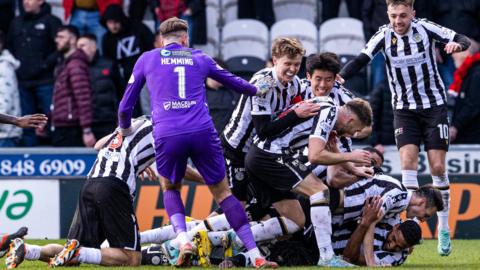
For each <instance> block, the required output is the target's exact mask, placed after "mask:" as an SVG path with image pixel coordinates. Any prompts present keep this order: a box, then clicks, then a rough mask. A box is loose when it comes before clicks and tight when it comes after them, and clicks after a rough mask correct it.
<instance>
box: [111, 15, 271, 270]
mask: <svg viewBox="0 0 480 270" xmlns="http://www.w3.org/2000/svg"><path fill="white" fill-rule="evenodd" d="M160 33H161V42H162V45H163V47H161V48H158V49H155V50H152V51H149V52H146V53H144V54H143V55H142V56H141V57H140V58H139V59H138V61H137V63H136V64H135V67H134V70H133V73H132V75H131V77H130V80H129V83H128V86H127V89H126V91H125V95H124V97H123V99H122V101H121V102H120V107H119V112H118V116H119V124H120V127H121V128H122V132H123V133H124V134H125V135H128V134H129V128H130V125H131V123H130V119H131V115H132V111H133V106H134V105H135V103H136V102H137V100H138V97H139V94H140V91H141V89H142V87H143V85H144V84H145V82H146V83H147V85H148V89H149V90H150V96H151V103H152V104H151V105H152V106H151V107H152V117H153V123H154V138H155V147H156V149H155V152H156V163H157V169H158V172H159V174H160V178H161V182H162V185H163V187H165V189H164V193H163V202H164V206H165V209H166V210H167V213H168V216H169V219H170V222H171V223H172V225H173V226H174V228H175V232H176V233H177V238H176V239H174V240H173V241H171V242H169V245H171V246H172V247H173V248H174V249H178V250H180V252H179V254H177V255H178V256H176V255H175V254H171V255H173V256H175V257H178V258H177V259H176V265H177V266H188V265H189V261H190V258H191V254H192V252H193V246H192V243H191V239H189V237H188V235H187V233H186V225H185V209H184V205H183V202H182V199H181V197H180V192H179V190H180V189H181V181H182V178H183V176H184V174H185V168H186V165H187V160H188V158H191V159H192V161H193V163H194V165H195V166H196V168H197V169H198V171H199V172H200V174H201V175H202V176H203V178H204V179H205V182H206V184H207V185H208V186H209V188H210V191H211V192H212V194H213V196H214V198H215V200H216V202H217V203H218V204H219V205H220V207H221V208H222V209H223V211H224V212H225V215H226V218H227V220H228V221H229V223H230V224H231V226H232V228H234V229H235V231H236V232H237V234H238V235H239V236H241V238H242V240H243V242H244V243H245V246H246V247H247V249H248V250H249V256H250V259H251V260H252V262H253V265H255V266H256V267H276V264H272V263H270V262H268V261H266V260H265V259H264V258H263V257H262V256H261V255H260V252H259V251H258V248H257V247H256V244H255V241H254V239H253V235H252V232H251V230H250V226H249V224H248V220H247V216H246V214H245V211H244V210H243V207H242V205H241V204H240V202H239V201H238V200H237V199H236V198H235V197H234V196H233V195H232V193H231V192H230V189H229V188H228V183H227V180H226V177H225V162H224V159H223V153H222V149H221V145H220V140H219V138H218V135H217V133H216V131H215V127H214V125H213V122H212V119H211V117H210V115H209V114H208V107H207V105H206V97H205V96H206V91H205V79H206V78H207V77H211V78H212V79H214V80H216V81H218V82H220V83H222V84H223V85H225V86H226V87H228V88H231V89H234V90H236V91H238V92H240V93H243V94H247V95H251V96H253V95H256V94H258V95H262V94H265V92H264V90H268V89H266V88H262V87H255V86H254V85H251V84H249V83H248V82H246V81H245V80H242V79H240V78H238V77H236V76H234V75H233V74H231V73H230V72H228V71H226V70H224V69H222V68H220V67H219V66H218V65H217V64H216V63H215V62H214V61H213V60H212V59H211V58H210V57H209V56H207V55H206V54H204V53H202V52H201V51H199V50H193V49H191V48H188V45H189V41H188V24H187V22H186V21H184V20H181V19H178V18H171V19H168V20H166V21H164V22H162V24H161V25H160ZM206 157H208V158H206ZM166 249H168V250H170V247H169V246H168V247H166Z"/></svg>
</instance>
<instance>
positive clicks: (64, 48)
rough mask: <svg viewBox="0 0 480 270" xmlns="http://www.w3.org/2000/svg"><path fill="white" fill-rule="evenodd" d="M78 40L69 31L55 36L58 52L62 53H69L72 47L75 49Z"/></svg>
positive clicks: (60, 32)
mask: <svg viewBox="0 0 480 270" xmlns="http://www.w3.org/2000/svg"><path fill="white" fill-rule="evenodd" d="M75 43H76V38H75V36H74V35H72V34H70V32H68V31H59V32H57V35H56V36H55V44H56V45H57V51H59V52H61V53H66V52H68V51H69V50H70V49H71V48H72V47H75Z"/></svg>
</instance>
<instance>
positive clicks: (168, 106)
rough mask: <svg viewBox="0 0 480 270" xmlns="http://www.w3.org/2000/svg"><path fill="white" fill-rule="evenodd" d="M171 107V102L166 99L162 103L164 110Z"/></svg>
mask: <svg viewBox="0 0 480 270" xmlns="http://www.w3.org/2000/svg"><path fill="white" fill-rule="evenodd" d="M171 107H172V102H170V101H167V102H164V103H163V108H164V109H165V111H168V110H170V108H171Z"/></svg>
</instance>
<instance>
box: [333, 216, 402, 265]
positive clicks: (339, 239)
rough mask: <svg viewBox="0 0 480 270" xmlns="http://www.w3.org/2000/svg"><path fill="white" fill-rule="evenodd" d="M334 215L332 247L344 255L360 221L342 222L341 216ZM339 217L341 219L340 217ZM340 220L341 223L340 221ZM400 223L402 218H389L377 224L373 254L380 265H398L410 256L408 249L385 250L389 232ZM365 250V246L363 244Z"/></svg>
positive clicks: (336, 252)
mask: <svg viewBox="0 0 480 270" xmlns="http://www.w3.org/2000/svg"><path fill="white" fill-rule="evenodd" d="M339 217H340V216H339V215H334V216H333V217H332V248H333V250H334V252H335V254H337V255H342V254H343V252H344V250H345V248H346V247H347V243H348V240H350V237H351V236H352V234H353V233H354V231H355V229H356V228H357V225H358V223H357V222H356V221H351V222H347V223H342V222H341V219H342V218H341V217H340V218H339ZM338 218H339V219H338ZM339 220H340V223H338V221H339ZM399 223H400V218H399V217H398V216H397V217H395V218H389V219H386V220H383V221H381V222H379V223H378V224H377V225H376V226H375V231H374V236H373V254H374V256H375V264H376V265H378V266H398V265H401V264H403V263H404V262H405V260H406V259H407V256H408V250H402V251H396V252H392V251H385V250H383V245H384V243H385V241H386V239H387V235H388V233H389V232H390V231H391V230H392V228H393V226H395V224H399ZM362 250H363V246H362Z"/></svg>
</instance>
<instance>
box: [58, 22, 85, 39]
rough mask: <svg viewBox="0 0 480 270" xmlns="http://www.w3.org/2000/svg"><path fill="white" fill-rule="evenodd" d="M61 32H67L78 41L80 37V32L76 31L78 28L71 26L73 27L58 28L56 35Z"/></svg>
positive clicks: (63, 26)
mask: <svg viewBox="0 0 480 270" xmlns="http://www.w3.org/2000/svg"><path fill="white" fill-rule="evenodd" d="M62 31H67V32H69V33H70V34H72V35H74V36H75V38H77V39H78V37H79V36H80V32H79V31H78V28H77V27H75V26H73V25H62V26H60V27H59V28H58V30H57V33H59V32H62Z"/></svg>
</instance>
